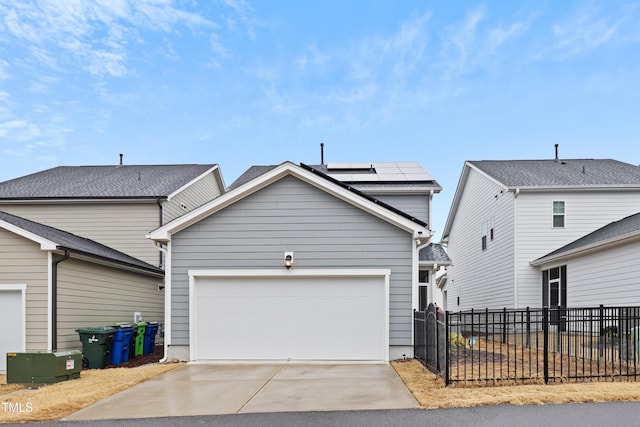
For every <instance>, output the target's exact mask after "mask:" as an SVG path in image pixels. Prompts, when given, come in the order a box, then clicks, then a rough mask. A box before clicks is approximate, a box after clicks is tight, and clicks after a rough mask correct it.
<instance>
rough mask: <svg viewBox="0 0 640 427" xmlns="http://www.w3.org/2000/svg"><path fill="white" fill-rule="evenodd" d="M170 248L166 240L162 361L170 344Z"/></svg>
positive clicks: (165, 357) (165, 358) (167, 353)
mask: <svg viewBox="0 0 640 427" xmlns="http://www.w3.org/2000/svg"><path fill="white" fill-rule="evenodd" d="M171 250H172V245H171V242H167V247H166V250H165V251H164V358H163V359H162V361H166V360H167V358H168V357H169V346H170V345H171V324H172V323H171V321H172V320H171V312H172V310H171V308H172V307H171V260H172V258H173V256H172V254H171ZM189 281H191V280H189ZM189 289H191V286H189ZM189 304H191V303H189Z"/></svg>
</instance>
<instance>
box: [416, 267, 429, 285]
mask: <svg viewBox="0 0 640 427" xmlns="http://www.w3.org/2000/svg"><path fill="white" fill-rule="evenodd" d="M418 281H419V282H420V283H429V270H420V271H418Z"/></svg>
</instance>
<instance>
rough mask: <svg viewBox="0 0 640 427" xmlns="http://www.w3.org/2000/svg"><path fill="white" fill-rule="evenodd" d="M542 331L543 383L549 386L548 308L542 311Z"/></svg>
mask: <svg viewBox="0 0 640 427" xmlns="http://www.w3.org/2000/svg"><path fill="white" fill-rule="evenodd" d="M542 330H543V336H544V338H543V340H544V343H543V344H542V345H543V349H542V352H543V356H542V369H543V370H544V383H545V384H549V307H544V308H543V309H542Z"/></svg>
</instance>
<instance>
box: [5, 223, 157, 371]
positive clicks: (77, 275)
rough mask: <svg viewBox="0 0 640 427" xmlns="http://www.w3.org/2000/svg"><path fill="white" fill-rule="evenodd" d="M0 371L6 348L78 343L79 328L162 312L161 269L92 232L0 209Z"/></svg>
mask: <svg viewBox="0 0 640 427" xmlns="http://www.w3.org/2000/svg"><path fill="white" fill-rule="evenodd" d="M0 254H2V256H0V355H2V358H0V371H4V370H5V369H6V367H5V363H6V358H5V357H4V355H5V354H6V353H7V352H23V351H42V350H56V349H57V350H66V349H81V348H82V345H81V344H80V341H79V340H78V334H77V333H76V332H75V329H76V328H79V327H86V326H104V325H108V324H110V323H112V322H115V321H122V320H130V319H132V318H133V313H134V312H142V313H144V315H145V317H146V318H147V319H162V316H163V312H164V295H163V292H160V289H159V286H158V285H159V284H161V283H163V278H164V272H163V271H162V270H161V269H160V268H158V267H155V266H153V265H150V264H148V263H146V262H144V261H141V260H139V259H136V258H133V257H131V256H129V255H126V254H124V253H122V252H119V251H116V250H114V249H112V248H109V247H107V246H104V245H102V244H100V243H97V242H95V241H93V240H89V239H86V238H84V237H80V236H77V235H74V234H71V233H68V232H66V231H62V230H59V229H56V228H52V227H49V226H46V225H43V224H40V223H36V222H33V221H30V220H27V219H24V218H20V217H17V216H15V215H11V214H8V213H5V212H0Z"/></svg>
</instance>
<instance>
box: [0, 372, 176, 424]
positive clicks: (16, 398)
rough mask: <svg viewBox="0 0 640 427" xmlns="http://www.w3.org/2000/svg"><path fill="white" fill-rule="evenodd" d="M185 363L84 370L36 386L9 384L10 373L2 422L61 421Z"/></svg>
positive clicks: (1, 402)
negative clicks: (65, 379)
mask: <svg viewBox="0 0 640 427" xmlns="http://www.w3.org/2000/svg"><path fill="white" fill-rule="evenodd" d="M181 365H182V364H181V363H169V364H150V365H145V366H140V367H136V368H114V369H90V370H85V371H82V372H81V374H80V378H78V379H75V380H70V381H64V382H61V383H57V384H51V385H46V386H43V387H40V388H34V389H30V388H28V387H25V386H21V385H16V384H7V383H6V382H7V381H6V376H4V375H0V423H8V422H23V421H52V420H58V419H60V418H63V417H65V416H67V415H69V414H71V413H73V412H76V411H79V410H80V409H82V408H84V407H86V406H89V405H91V404H92V403H95V402H97V401H99V400H102V399H104V398H106V397H108V396H111V395H113V394H116V393H118V392H120V391H122V390H125V389H127V388H129V387H131V386H133V385H135V384H138V383H141V382H143V381H146V380H148V379H150V378H153V377H155V376H158V375H160V374H163V373H165V372H168V371H170V370H172V369H175V368H177V367H178V366H181Z"/></svg>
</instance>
